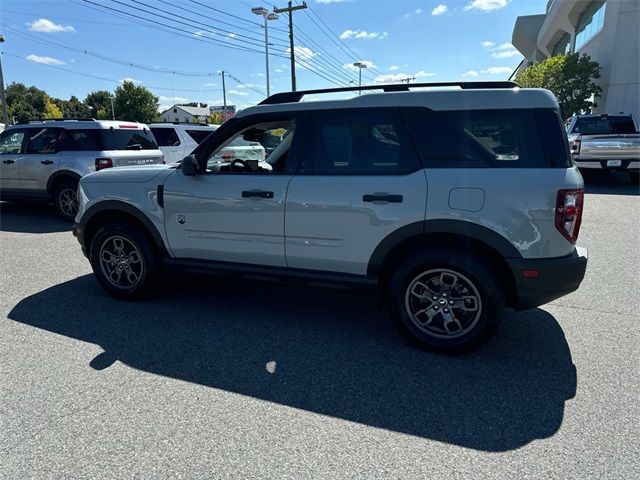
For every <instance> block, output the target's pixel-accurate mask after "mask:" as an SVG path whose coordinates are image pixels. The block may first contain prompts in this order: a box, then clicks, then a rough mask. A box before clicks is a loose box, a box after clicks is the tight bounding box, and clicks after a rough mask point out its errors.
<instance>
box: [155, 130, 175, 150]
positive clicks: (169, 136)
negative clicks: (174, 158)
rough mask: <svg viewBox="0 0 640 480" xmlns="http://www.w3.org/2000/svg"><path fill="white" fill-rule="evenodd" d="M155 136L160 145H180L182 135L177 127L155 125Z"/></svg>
mask: <svg viewBox="0 0 640 480" xmlns="http://www.w3.org/2000/svg"><path fill="white" fill-rule="evenodd" d="M151 131H152V132H153V136H154V137H156V141H157V142H158V145H159V146H160V147H177V146H178V145H180V137H178V133H177V132H176V129H175V128H171V127H154V128H152V129H151Z"/></svg>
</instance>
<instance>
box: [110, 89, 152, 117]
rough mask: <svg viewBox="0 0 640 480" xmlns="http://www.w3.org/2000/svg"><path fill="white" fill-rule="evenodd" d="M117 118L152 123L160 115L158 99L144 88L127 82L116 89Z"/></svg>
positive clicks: (114, 101)
mask: <svg viewBox="0 0 640 480" xmlns="http://www.w3.org/2000/svg"><path fill="white" fill-rule="evenodd" d="M113 103H114V107H115V111H116V118H117V119H119V120H129V121H132V122H142V123H150V122H152V121H153V119H154V118H155V117H156V116H157V115H158V107H159V106H160V103H159V102H158V97H156V96H155V95H154V94H153V93H151V92H150V91H149V90H147V89H146V88H144V87H143V86H139V85H135V84H134V83H133V82H127V81H125V82H124V83H123V84H122V85H120V86H119V87H118V88H116V92H115V97H114V99H113Z"/></svg>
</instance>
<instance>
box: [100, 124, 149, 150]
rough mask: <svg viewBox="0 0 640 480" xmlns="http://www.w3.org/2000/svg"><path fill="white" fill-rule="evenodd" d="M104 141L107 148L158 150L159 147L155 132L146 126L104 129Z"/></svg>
mask: <svg viewBox="0 0 640 480" xmlns="http://www.w3.org/2000/svg"><path fill="white" fill-rule="evenodd" d="M102 143H103V146H104V149H105V150H156V149H157V148H158V144H157V143H156V140H155V138H154V137H153V133H151V131H150V130H149V129H146V128H145V129H143V130H133V129H131V130H128V129H120V128H110V129H108V130H102Z"/></svg>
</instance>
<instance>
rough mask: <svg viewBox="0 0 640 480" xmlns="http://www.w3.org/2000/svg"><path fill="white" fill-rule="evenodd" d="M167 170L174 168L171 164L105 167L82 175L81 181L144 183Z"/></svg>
mask: <svg viewBox="0 0 640 480" xmlns="http://www.w3.org/2000/svg"><path fill="white" fill-rule="evenodd" d="M167 170H175V166H171V165H141V166H136V167H117V168H106V169H104V170H100V171H99V172H94V173H90V174H89V175H86V176H84V177H82V180H81V182H82V183H111V182H120V183H123V182H124V183H144V182H148V181H149V180H151V179H152V178H154V177H157V176H158V175H160V174H161V173H163V172H166V171H167Z"/></svg>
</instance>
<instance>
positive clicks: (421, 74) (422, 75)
mask: <svg viewBox="0 0 640 480" xmlns="http://www.w3.org/2000/svg"><path fill="white" fill-rule="evenodd" d="M434 75H435V73H432V72H425V71H424V70H420V71H419V72H416V73H415V74H414V75H413V76H414V77H416V78H425V77H433V76H434Z"/></svg>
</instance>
